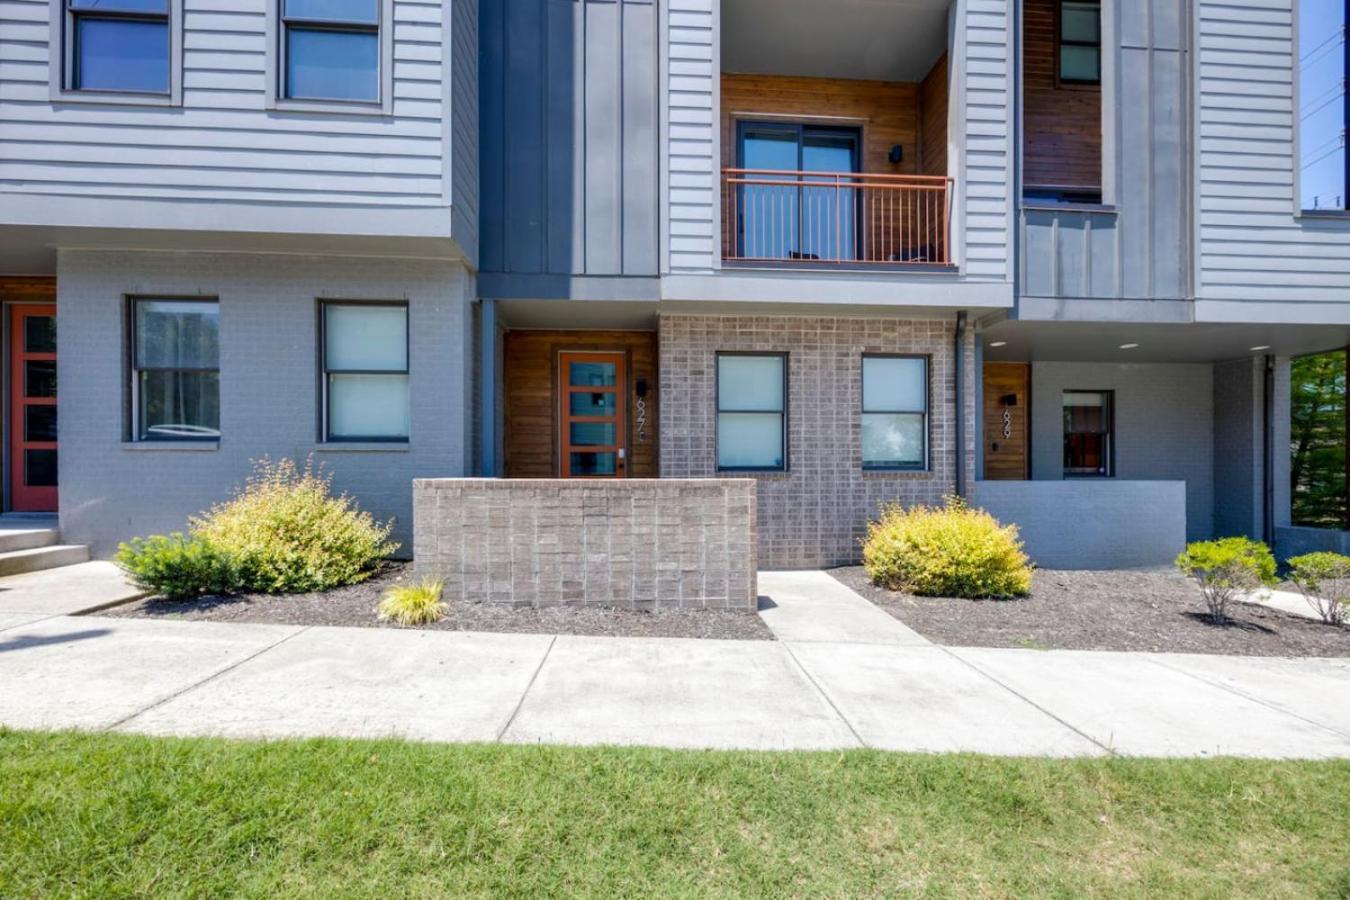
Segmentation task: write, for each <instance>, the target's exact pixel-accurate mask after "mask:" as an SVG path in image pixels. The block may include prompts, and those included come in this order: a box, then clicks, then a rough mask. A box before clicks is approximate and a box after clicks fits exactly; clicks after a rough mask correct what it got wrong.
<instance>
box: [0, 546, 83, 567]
mask: <svg viewBox="0 0 1350 900" xmlns="http://www.w3.org/2000/svg"><path fill="white" fill-rule="evenodd" d="M88 561H89V548H88V547H86V546H85V545H83V544H52V545H50V546H46V547H31V548H29V549H27V550H10V551H9V552H7V553H0V575H19V574H21V573H23V572H38V571H41V570H42V569H55V568H58V567H60V566H73V565H75V564H76V563H82V562H88Z"/></svg>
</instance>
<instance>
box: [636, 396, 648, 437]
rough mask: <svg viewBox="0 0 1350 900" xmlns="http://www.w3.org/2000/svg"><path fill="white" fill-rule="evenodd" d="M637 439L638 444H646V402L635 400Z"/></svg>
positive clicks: (641, 399) (640, 398)
mask: <svg viewBox="0 0 1350 900" xmlns="http://www.w3.org/2000/svg"><path fill="white" fill-rule="evenodd" d="M637 439H638V443H639V444H645V443H647V401H646V399H644V398H642V397H639V398H638V399H637Z"/></svg>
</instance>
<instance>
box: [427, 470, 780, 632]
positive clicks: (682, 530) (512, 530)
mask: <svg viewBox="0 0 1350 900" xmlns="http://www.w3.org/2000/svg"><path fill="white" fill-rule="evenodd" d="M755 487H756V486H755V482H754V481H753V480H751V479H744V478H730V479H681V480H657V479H620V480H613V481H582V480H559V479H515V478H496V479H483V478H443V479H442V478H436V479H418V480H415V481H414V482H413V546H414V569H415V571H416V572H417V573H418V574H419V575H429V576H435V577H437V578H443V579H445V596H446V598H447V599H463V600H474V601H490V602H494V603H511V604H516V605H520V606H554V605H558V604H572V605H584V604H586V605H588V604H594V605H596V606H616V607H623V608H626V609H657V608H686V609H688V608H703V607H711V608H717V609H742V610H746V611H752V610H754V609H755V607H756V602H757V597H758V594H757V586H756V582H755V569H756V563H755V560H756V557H757V547H756V515H755V509H756V504H755Z"/></svg>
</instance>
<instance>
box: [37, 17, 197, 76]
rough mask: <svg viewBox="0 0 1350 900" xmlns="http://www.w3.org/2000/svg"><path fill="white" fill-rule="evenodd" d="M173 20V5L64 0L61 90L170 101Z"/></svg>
mask: <svg viewBox="0 0 1350 900" xmlns="http://www.w3.org/2000/svg"><path fill="white" fill-rule="evenodd" d="M54 15H55V13H54ZM169 20H170V0H65V14H64V21H63V23H62V24H63V29H62V31H63V34H64V47H65V50H64V60H63V62H64V68H65V71H64V72H62V73H60V74H61V79H60V84H61V85H62V86H64V87H65V89H67V90H70V91H95V92H98V91H103V92H114V93H133V94H146V95H156V94H162V95H164V96H166V97H167V96H168V95H169V93H170V88H171V82H172V80H173V79H172V76H171V66H170V60H171V58H172V49H171V48H172V38H171V29H170V27H169Z"/></svg>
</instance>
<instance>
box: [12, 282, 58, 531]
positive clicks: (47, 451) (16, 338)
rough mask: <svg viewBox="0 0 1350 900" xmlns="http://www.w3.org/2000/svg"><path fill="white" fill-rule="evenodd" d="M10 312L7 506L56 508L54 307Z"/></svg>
mask: <svg viewBox="0 0 1350 900" xmlns="http://www.w3.org/2000/svg"><path fill="white" fill-rule="evenodd" d="M9 315H10V318H9V334H10V343H9V360H10V365H9V508H10V509H12V510H14V511H16V512H54V511H55V510H56V508H57V507H56V307H55V306H52V305H49V304H36V303H16V304H13V305H12V306H10V314H9Z"/></svg>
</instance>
